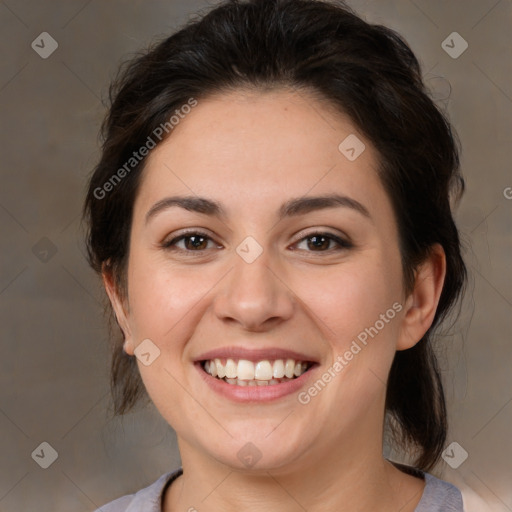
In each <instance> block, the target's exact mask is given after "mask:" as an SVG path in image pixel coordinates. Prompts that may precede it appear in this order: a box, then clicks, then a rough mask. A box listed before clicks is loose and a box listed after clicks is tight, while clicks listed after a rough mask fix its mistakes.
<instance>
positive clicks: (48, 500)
mask: <svg viewBox="0 0 512 512" xmlns="http://www.w3.org/2000/svg"><path fill="white" fill-rule="evenodd" d="M350 5H352V6H353V7H354V8H355V9H356V11H357V12H358V13H360V14H361V15H363V17H365V18H366V19H367V20H368V21H373V22H379V23H383V24H385V25H388V26H390V27H391V28H394V29H396V30H398V31H399V32H400V33H401V34H402V35H403V36H404V37H405V38H406V39H407V40H408V42H409V44H410V45H411V47H412V48H413V50H414V51H415V52H416V54H417V55H418V57H419V58H420V60H421V62H422V66H423V70H424V76H425V79H426V81H427V83H428V84H429V87H430V88H431V89H432V94H433V95H434V97H435V98H436V101H438V103H439V104H440V105H441V106H442V107H443V108H444V109H447V110H448V112H449V115H450V117H451V120H452V122H453V124H454V125H455V128H456V129H457V131H458V133H459V136H460V138H461V142H462V146H463V158H462V165H463V172H464V175H465V178H466V180H467V192H466V195H465V197H464V199H463V201H462V203H461V205H460V207H459V210H458V213H457V221H458V224H459V227H460V228H461V230H462V233H463V238H464V243H465V246H466V257H467V262H468V265H469V269H470V273H471V280H470V285H469V289H468V295H467V299H466V301H465V303H464V305H463V309H462V314H461V317H460V320H459V323H458V324H456V325H455V326H454V327H452V328H451V329H450V330H449V331H448V333H447V338H446V340H445V341H446V343H444V345H443V346H444V347H445V348H443V350H442V352H441V366H442V369H443V373H444V375H445V380H446V384H447V394H448V399H449V403H450V416H451V431H450V436H449V441H448V442H449V443H451V442H452V441H456V442H457V443H459V444H460V445H461V446H462V447H463V448H464V449H465V450H466V451H467V452H468V454H469V457H468V459H467V460H466V461H465V462H464V463H463V464H462V465H460V467H458V469H452V468H451V467H450V466H449V465H447V464H446V463H444V462H443V463H442V464H441V465H440V466H439V470H438V472H437V473H436V474H438V475H440V476H442V477H443V478H445V479H446V480H448V481H451V482H454V483H456V484H457V485H459V486H460V488H461V489H462V490H463V493H464V496H465V499H466V502H467V509H468V511H469V512H472V511H473V510H487V509H489V510H493V511H501V510H503V511H505V510H512V490H511V487H512V485H511V484H510V482H511V481H512V480H511V477H512V467H511V466H512V465H511V462H510V461H511V457H512V441H511V440H510V439H511V438H510V431H511V428H510V425H511V420H512V386H511V376H510V375H511V372H510V363H511V344H510V341H511V340H510V333H511V317H512V272H511V270H510V249H511V240H512V237H511V222H510V218H511V212H512V200H510V199H507V198H506V197H505V194H506V191H507V190H510V189H507V187H512V173H511V172H510V171H511V164H510V161H511V152H510V147H511V145H512V140H511V139H512V137H511V124H510V121H511V118H512V83H511V77H512V55H511V48H512V36H511V33H512V30H511V29H512V24H511V21H512V3H511V1H510V0H500V1H497V0H478V1H477V0H473V1H462V0H452V1H450V2H448V1H427V0H416V1H408V0H384V1H379V2H377V1H362V0H353V1H351V2H350ZM207 6H208V4H207V3H206V2H204V1H199V0H195V1H188V2H185V1H174V0H173V1H169V0H167V1H163V0H151V1H147V2H142V1H132V2H126V1H122V0H115V1H109V2H106V1H103V2H101V1H99V0H92V1H84V0H72V1H66V2H65V1H63V0H62V1H56V0H53V1H49V2H41V1H36V0H7V1H1V2H0V27H1V30H0V34H1V35H0V39H1V44H0V54H1V59H0V109H1V115H2V123H1V143H2V146H1V153H0V155H1V158H0V169H1V178H2V179H1V181H0V227H1V232H2V237H1V244H2V246H1V262H2V263H1V268H0V322H1V325H2V338H1V354H2V357H1V359H0V368H1V370H0V433H1V435H0V454H1V455H0V511H1V512H17V511H26V510H38V511H39V512H45V511H55V510H66V511H69V510H73V511H90V510H93V509H94V508H95V507H96V506H99V505H101V504H103V503H105V502H107V501H110V500H111V499H113V498H115V497H117V496H120V495H123V494H126V493H128V492H133V491H135V490H137V489H139V488H141V487H144V486H146V485H147V484H149V483H150V482H152V481H154V480H155V479H156V478H157V477H159V476H160V475H161V474H162V473H164V472H166V471H169V470H171V469H174V468H176V467H177V466H178V465H179V454H178V453H177V450H176V445H175V435H174V432H173V431H172V430H171V429H170V427H168V426H167V425H166V424H165V422H164V421H163V420H162V419H161V418H160V417H159V415H158V413H157V412H156V411H155V410H154V409H152V408H149V409H146V410H142V411H139V412H137V413H132V414H129V415H127V416H126V417H125V418H124V420H122V421H121V420H115V421H109V420H108V417H107V413H108V407H109V405H110V402H109V400H110V397H109V390H108V352H107V329H106V321H105V318H104V317H103V312H102V307H103V304H104V295H103V293H102V290H101V287H100V282H99V281H98V280H97V279H96V278H95V276H94V274H93V273H92V271H91V270H90V269H89V268H88V266H87V263H86V261H85V258H84V249H83V243H82V238H81V237H82V231H81V229H80V209H81V204H82V200H83V196H84V191H85V181H86V176H87V175H88V173H89V171H90V169H91V168H92V166H93V165H94V163H95V162H96V161H97V158H98V155H99V152H98V139H97V133H98V128H99V124H100V122H101V119H102V116H103V113H104V108H103V106H102V102H101V99H102V98H105V97H106V92H107V87H108V83H109V81H110V79H111V78H112V76H113V74H114V72H115V70H116V69H117V65H118V63H119V62H120V59H122V58H124V57H126V56H127V54H129V53H130V52H133V51H136V50H138V49H140V48H141V47H144V46H145V45H147V44H148V43H150V42H151V41H153V40H154V38H155V37H159V36H162V35H164V34H167V33H169V32H170V31H172V30H173V29H174V28H176V27H178V26H179V25H180V24H181V23H182V22H183V21H185V20H187V19H188V17H189V15H190V13H193V12H195V11H197V10H198V9H199V8H205V7H207ZM454 31H456V32H458V33H459V34H461V35H462V37H463V38H464V39H465V40H466V41H467V42H468V44H469V47H468V49H467V50H466V51H465V52H464V53H463V54H462V55H461V56H460V57H458V58H456V59H454V58H452V57H450V56H449V55H448V54H447V53H446V52H445V51H444V49H443V48H442V46H441V43H442V42H443V41H444V40H445V39H446V38H447V36H448V35H449V34H451V33H452V32H454ZM42 32H48V33H49V34H50V35H51V36H52V37H53V38H54V39H55V40H56V41H57V42H58V45H59V46H58V49H57V50H56V51H55V52H54V53H53V54H52V55H51V56H49V57H48V58H47V59H43V58H41V57H40V56H39V55H38V54H37V53H36V52H35V51H34V50H33V49H32V48H31V43H32V41H34V40H35V39H36V38H37V37H38V36H39V34H41V33H42ZM510 192H511V193H510V194H509V197H510V196H512V191H510ZM42 442H48V443H49V444H50V445H51V446H52V447H53V448H54V449H55V450H56V451H57V452H58V458H57V460H56V461H55V462H54V463H53V464H52V465H51V466H50V467H49V468H48V469H42V468H41V467H39V465H38V464H37V463H36V461H35V459H33V458H32V457H31V454H32V452H33V451H34V450H35V449H36V448H37V447H38V446H39V445H40V443H42ZM457 450H459V449H458V448H457ZM460 453H462V452H460V450H459V451H458V452H457V453H456V455H457V457H458V456H459V455H460ZM486 504H487V505H486ZM487 507H489V508H487Z"/></svg>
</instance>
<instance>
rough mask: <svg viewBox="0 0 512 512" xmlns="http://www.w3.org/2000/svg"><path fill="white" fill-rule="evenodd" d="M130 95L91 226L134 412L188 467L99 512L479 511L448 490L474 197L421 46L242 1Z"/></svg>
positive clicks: (187, 32)
mask: <svg viewBox="0 0 512 512" xmlns="http://www.w3.org/2000/svg"><path fill="white" fill-rule="evenodd" d="M111 98H112V102H111V106H110V109H109V112H108V115H107V118H106V120H105V123H104V126H103V131H104V137H105V142H104V146H103V152H102V156H101V160H100V162H99V164H98V166H97V167H96V169H95V170H94V173H93V175H92V177H91V180H90V183H89V190H88V194H87V198H86V204H85V210H84V214H85V217H86V219H87V221H88V223H89V232H88V240H87V241H88V249H89V259H90V263H91V265H92V266H93V268H94V269H95V270H96V271H97V272H98V273H99V274H101V276H102V278H103V281H104V284H105V288H106V291H107V293H108V296H109V298H110V302H111V305H112V308H113V312H114V314H115V318H116V320H117V323H118V325H119V327H120V330H121V333H122V336H121V337H120V338H119V339H118V340H115V341H114V343H113V361H112V384H113V391H114V401H115V407H116V412H117V413H118V414H122V413H124V412H126V411H128V410H130V409H131V408H132V407H133V406H134V405H135V403H136V402H137V401H138V400H139V399H140V398H141V397H142V396H143V395H144V394H145V393H146V392H147V394H148V395H149V397H150V399H151V400H152V401H153V403H154V404H155V406H156V407H157V408H158V410H159V412H160V413H161V415H162V416H163V417H164V418H165V420H166V421H167V422H168V423H169V425H171V426H172V427H173V428H174V430H175V431H176V433H177V439H178V444H179V449H180V454H181V459H182V468H179V469H177V470H175V471H172V472H170V473H168V474H165V475H163V476H162V477H161V478H160V479H159V480H158V481H157V482H155V483H153V484H152V485H150V486H149V487H148V488H146V489H143V490H141V491H139V492H138V493H137V494H135V495H130V496H125V497H123V498H120V499H118V500H116V501H114V502H112V503H110V504H109V505H106V506H104V507H102V508H101V510H102V511H131V512H133V511H135V510H148V511H149V510H151V511H165V512H170V511H177V510H189V511H193V510H200V511H202V510H208V511H220V510H222V511H230V510H244V511H252V510H262V509H267V510H279V511H295V510H308V511H317V510H318V511H320V510H321V511H326V510H329V511H330V510H332V511H337V512H339V511H355V510H379V511H384V512H387V511H390V512H391V511H398V510H400V511H401V512H412V511H416V512H427V511H429V512H432V511H443V512H447V511H448V512H449V511H461V510H463V508H462V498H461V494H460V492H459V490H458V489H456V488H455V487H453V486H452V485H450V484H448V483H446V482H443V481H442V480H439V479H437V478H435V477H434V476H433V475H431V474H429V473H428V471H429V470H431V469H432V468H433V467H434V465H435V464H436V463H437V461H438V460H439V457H440V454H441V452H442V450H443V449H444V447H445V446H444V445H445V440H446V430H447V423H446V416H447V415H446V408H445V401H444V394H443V388H442V383H441V380H440V376H439V372H438V370H437V365H436V359H435V356H434V354H433V351H432V347H431V344H432V338H433V333H434V329H435V328H436V327H437V326H438V325H439V323H440V322H441V320H442V319H443V318H444V317H445V316H446V315H447V313H448V312H449V311H450V310H451V308H452V307H453V305H454V304H455V303H456V301H457V299H458V298H459V296H460V294H461V292H462V289H463V286H464V283H465V277H466V270H465V266H464V263H463V260H462V258H461V253H460V244H459V237H458V232H457V229H456V226H455V224H454V221H453V218H452V212H451V208H450V199H451V198H454V197H457V196H460V194H461V193H462V190H463V181H462V178H461V177H460V175H459V157H458V149H457V144H456V142H455V140H454V135H453V134H452V131H451V128H450V125H449V123H448V122H447V121H446V119H445V118H444V117H443V115H442V114H441V113H440V112H439V111H438V109H437V108H436V107H435V105H434V104H433V102H432V101H431V99H430V98H429V97H428V95H427V93H426V91H425V88H424V86H423V83H422V80H421V74H420V69H419V65H418V62H417V60H416V58H415V57H414V55H413V54H412V52H411V50H410V49H409V48H408V46H407V45H406V43H405V42H404V41H403V40H402V39H401V38H400V37H399V36H398V35H397V34H395V33H394V32H392V31H391V30H389V29H387V28H384V27H381V26H376V25H371V24H368V23H366V22H364V21H363V20H361V19H360V18H359V17H357V16H356V15H355V14H354V13H352V12H351V11H350V10H349V9H348V8H347V7H345V6H343V5H334V4H331V3H327V2H323V1H311V0H251V1H247V2H236V1H228V2H225V3H222V4H220V5H218V6H217V7H216V8H214V9H213V10H211V12H209V13H208V14H206V15H205V16H203V17H202V18H201V19H199V20H196V21H193V22H190V23H189V24H188V25H187V26H186V27H185V28H183V29H182V30H180V31H179V32H177V33H176V34H174V35H172V36H171V37H169V38H168V39H166V40H164V41H163V42H161V43H160V44H158V45H157V46H155V47H154V48H152V49H151V50H149V51H147V52H146V53H145V54H144V55H142V56H140V57H138V58H137V59H135V60H133V61H132V62H131V63H129V65H128V66H127V67H126V68H125V69H124V70H123V72H122V73H121V74H120V76H119V78H118V79H117V81H116V82H115V84H114V86H113V88H112V90H111ZM392 440H394V443H395V445H396V446H397V447H399V448H400V449H401V450H403V453H404V454H409V455H411V462H410V464H408V465H403V464H399V463H397V462H392V461H390V460H387V459H386V458H384V457H383V454H382V451H383V442H384V441H386V442H391V441H392Z"/></svg>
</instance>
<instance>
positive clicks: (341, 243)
mask: <svg viewBox="0 0 512 512" xmlns="http://www.w3.org/2000/svg"><path fill="white" fill-rule="evenodd" d="M194 236H199V237H201V238H205V239H207V240H209V241H213V239H212V238H211V237H210V236H209V235H208V234H207V233H205V232H203V231H189V232H186V233H183V234H181V235H179V236H177V237H175V238H173V239H172V240H169V241H167V242H163V243H162V244H161V246H162V248H163V249H166V250H168V251H181V252H184V253H189V254H190V255H193V253H202V252H205V251H206V250H208V249H198V250H196V251H194V250H189V249H181V248H177V247H176V244H177V243H178V242H180V241H181V240H185V239H187V238H192V237H194ZM314 237H325V238H327V239H328V240H330V241H334V242H335V243H337V244H338V247H337V248H335V249H327V250H325V251H307V252H319V253H332V252H333V251H335V252H338V251H343V250H347V249H351V248H352V247H354V246H353V244H352V243H351V242H349V241H348V240H344V239H343V238H341V237H339V236H337V235H335V234H333V233H329V232H326V231H314V232H312V233H308V234H307V235H306V236H304V237H302V238H301V239H300V240H298V241H297V242H296V243H295V244H298V243H300V242H302V241H304V240H308V239H310V238H314Z"/></svg>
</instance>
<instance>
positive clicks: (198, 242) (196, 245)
mask: <svg viewBox="0 0 512 512" xmlns="http://www.w3.org/2000/svg"><path fill="white" fill-rule="evenodd" d="M188 239H189V242H190V243H191V245H192V247H194V248H195V249H198V248H199V247H201V245H202V244H203V243H204V237H202V236H190V237H188ZM194 240H195V241H194Z"/></svg>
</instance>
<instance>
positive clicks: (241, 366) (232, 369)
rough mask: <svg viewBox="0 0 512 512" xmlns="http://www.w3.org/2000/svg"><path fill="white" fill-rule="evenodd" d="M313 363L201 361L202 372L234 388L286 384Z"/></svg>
mask: <svg viewBox="0 0 512 512" xmlns="http://www.w3.org/2000/svg"><path fill="white" fill-rule="evenodd" d="M313 364H314V363H312V362H307V361H299V360H295V359H275V360H273V361H272V360H268V359H263V360H261V361H254V362H253V361H249V360H247V359H238V360H236V359H231V358H227V359H220V358H215V359H210V360H206V361H203V362H202V363H201V366H202V368H203V370H204V371H205V372H206V373H208V374H209V375H211V376H212V377H215V378H216V379H218V380H223V381H224V382H227V383H228V384H231V385H235V386H273V385H276V384H281V383H283V382H288V381H291V380H294V379H296V378H298V377H300V376H301V375H302V374H304V373H306V372H307V371H308V370H309V369H310V368H311V367H312V366H313Z"/></svg>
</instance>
